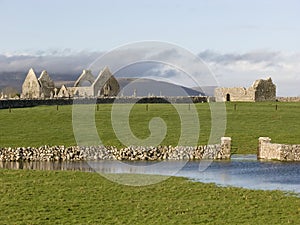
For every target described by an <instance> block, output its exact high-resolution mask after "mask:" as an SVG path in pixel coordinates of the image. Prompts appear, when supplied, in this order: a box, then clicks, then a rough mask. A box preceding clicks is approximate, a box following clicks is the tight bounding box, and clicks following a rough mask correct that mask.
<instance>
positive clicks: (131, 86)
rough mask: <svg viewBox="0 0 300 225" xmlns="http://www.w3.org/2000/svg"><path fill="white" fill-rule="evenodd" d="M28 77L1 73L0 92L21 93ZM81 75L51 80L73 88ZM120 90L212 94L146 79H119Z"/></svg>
mask: <svg viewBox="0 0 300 225" xmlns="http://www.w3.org/2000/svg"><path fill="white" fill-rule="evenodd" d="M36 74H37V76H39V75H40V71H36ZM26 75H27V71H24V72H0V90H2V89H3V88H5V87H13V88H15V89H16V90H17V91H18V92H19V93H21V91H22V84H23V82H24V80H25V77H26ZM79 75H80V72H78V73H77V74H75V75H74V74H72V75H70V74H54V73H52V74H50V76H51V79H52V80H53V81H54V82H55V84H56V86H57V87H60V86H61V85H62V84H65V85H66V86H73V84H74V82H75V80H76V79H77V78H78V76H79ZM117 80H118V82H119V84H120V88H121V89H123V91H122V93H123V95H124V96H133V94H134V90H136V91H135V92H136V96H148V95H151V96H199V95H200V96H203V95H207V93H210V92H209V91H208V92H206V91H207V90H210V89H209V88H210V87H208V89H205V87H204V88H202V90H200V89H199V88H198V89H197V88H187V87H184V86H180V85H176V84H172V83H168V82H164V81H156V80H152V79H145V78H117Z"/></svg>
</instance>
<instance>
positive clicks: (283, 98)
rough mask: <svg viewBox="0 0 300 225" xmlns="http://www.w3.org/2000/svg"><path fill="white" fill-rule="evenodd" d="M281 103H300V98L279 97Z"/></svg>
mask: <svg viewBox="0 0 300 225" xmlns="http://www.w3.org/2000/svg"><path fill="white" fill-rule="evenodd" d="M277 101H279V102H300V97H277Z"/></svg>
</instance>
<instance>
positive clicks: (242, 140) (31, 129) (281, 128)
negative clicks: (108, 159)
mask: <svg viewBox="0 0 300 225" xmlns="http://www.w3.org/2000/svg"><path fill="white" fill-rule="evenodd" d="M212 104H216V103H212ZM276 105H277V110H276ZM180 107H186V108H187V107H189V106H188V105H185V104H182V105H181V106H180ZM111 108H112V105H110V104H103V105H99V108H98V110H97V107H95V110H96V114H95V115H96V116H95V121H96V125H97V131H98V134H99V136H100V138H101V140H102V142H103V143H104V144H105V145H115V146H122V144H121V143H120V141H119V140H118V139H117V137H116V136H115V133H114V130H113V128H112V125H111ZM196 108H197V110H198V112H199V120H200V124H201V125H200V129H201V132H200V135H199V141H198V143H199V144H206V143H207V141H208V138H209V134H210V131H211V130H210V124H211V116H210V115H211V114H210V113H211V112H210V108H209V104H208V103H199V104H196ZM226 109H227V127H226V134H225V136H229V137H232V145H233V151H234V153H256V149H257V143H258V137H260V136H269V137H270V138H271V139H272V142H278V143H288V144H293V143H295V144H296V143H300V138H299V137H300V129H299V128H300V103H276V102H265V103H226ZM153 117H161V118H162V119H163V120H164V121H165V122H166V124H167V127H168V130H167V135H166V137H165V139H164V140H163V142H162V143H161V144H162V145H177V143H178V140H179V137H180V129H181V127H180V117H179V115H178V113H177V112H176V110H175V108H174V107H173V106H172V105H170V104H149V105H148V106H147V105H146V104H136V105H135V106H134V107H133V109H132V111H131V113H130V118H129V121H130V126H131V129H132V131H133V133H134V134H135V135H136V136H137V137H138V138H146V137H148V136H149V135H150V131H149V128H148V127H149V121H150V119H151V118H153ZM191 122H192V121H191ZM82 123H83V124H84V123H85V121H82ZM0 126H1V129H0V138H1V139H0V146H6V147H9V146H11V147H15V146H41V145H67V146H70V145H75V144H76V141H75V138H74V135H73V127H72V106H59V107H58V110H57V107H56V106H39V107H33V108H22V109H12V110H11V112H9V110H8V109H2V110H0ZM88 133H89V130H88V129H87V130H86V134H87V136H88Z"/></svg>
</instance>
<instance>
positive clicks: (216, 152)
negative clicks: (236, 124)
mask: <svg viewBox="0 0 300 225" xmlns="http://www.w3.org/2000/svg"><path fill="white" fill-rule="evenodd" d="M230 149H231V139H230V138H224V137H223V138H222V139H221V143H220V144H215V145H204V146H196V147H187V146H176V147H172V146H158V147H143V146H130V147H126V148H121V149H117V148H116V147H112V146H109V147H104V146H91V147H79V146H73V147H65V146H52V147H51V146H42V147H39V148H34V147H18V148H0V161H9V162H11V161H80V160H151V161H154V160H183V159H186V160H200V159H229V158H230Z"/></svg>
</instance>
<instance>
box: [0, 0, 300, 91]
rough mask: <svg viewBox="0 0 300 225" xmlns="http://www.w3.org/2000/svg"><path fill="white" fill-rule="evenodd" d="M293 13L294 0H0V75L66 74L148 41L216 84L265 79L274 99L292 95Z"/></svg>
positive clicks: (299, 46) (295, 77)
mask: <svg viewBox="0 0 300 225" xmlns="http://www.w3.org/2000/svg"><path fill="white" fill-rule="evenodd" d="M299 12H300V1H297V0H251V1H250V0H244V1H237V0H196V1H192V0H191V1H189V0H187V1H177V0H172V1H169V0H165V1H163V0H160V1H158V0H151V1H134V0H126V1H114V0H110V1H96V0H95V1H93V0H85V1H79V0H77V1H76V0H73V1H71V0H64V1H61V0H60V1H58V0H51V1H47V0H44V1H40V0H26V1H22V0H0V33H1V35H0V43H1V44H0V72H1V70H2V71H13V70H14V69H15V70H18V69H20V67H21V68H23V69H25V68H28V67H29V68H30V67H32V66H37V65H39V64H42V65H43V66H44V67H46V68H45V69H47V70H51V69H53V68H54V67H55V66H57V70H58V69H59V70H66V71H68V70H70V71H72V69H73V68H75V67H76V68H81V67H84V66H86V64H87V62H88V61H89V60H93V59H95V55H101V54H103V53H105V52H109V51H111V50H112V49H115V48H117V47H118V46H123V45H126V44H128V43H133V42H140V41H146V40H155V41H162V42H167V43H172V44H174V45H177V46H180V47H181V48H184V49H187V50H188V51H190V52H191V53H193V54H195V55H197V56H199V57H201V59H202V60H203V61H204V62H206V63H207V65H208V66H209V67H210V69H211V70H212V72H213V73H214V74H215V76H216V79H217V80H218V82H219V84H220V85H221V86H250V85H251V83H252V82H253V81H254V80H256V79H259V78H266V77H269V76H271V77H272V78H273V80H274V82H275V83H276V84H277V95H280V96H298V95H300V90H299V89H298V86H299V84H300V66H299V64H300V63H299V61H300V58H299V57H300V41H299V40H300V23H299V21H300V13H299ZM75 59H76V60H75ZM72 60H73V61H72ZM1 61H2V62H1ZM47 67H48V68H47ZM49 67H51V68H49ZM52 67H53V68H52ZM70 67H72V68H70ZM53 70H54V69H53Z"/></svg>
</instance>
